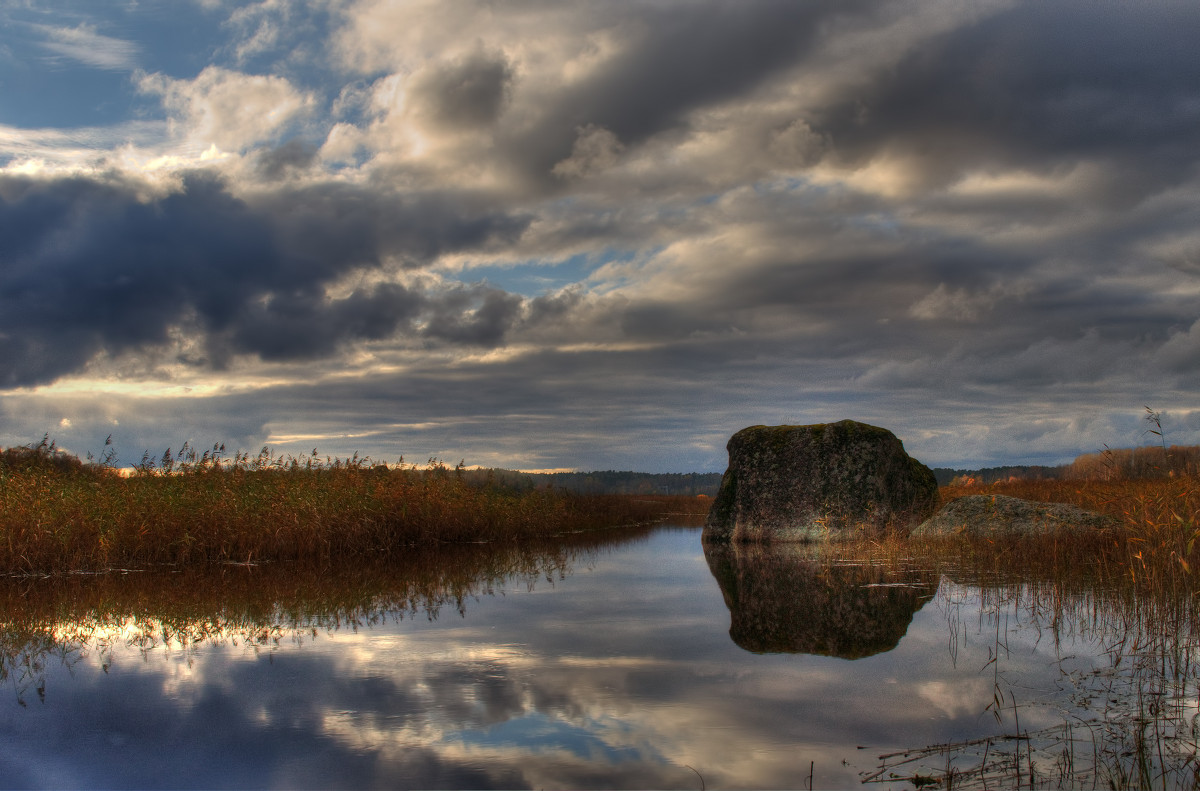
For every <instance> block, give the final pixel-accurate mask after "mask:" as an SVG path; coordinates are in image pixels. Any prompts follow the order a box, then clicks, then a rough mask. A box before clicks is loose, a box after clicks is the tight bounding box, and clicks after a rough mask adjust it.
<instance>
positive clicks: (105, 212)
mask: <svg viewBox="0 0 1200 791" xmlns="http://www.w3.org/2000/svg"><path fill="white" fill-rule="evenodd" d="M526 222H527V220H523V219H521V218H517V217H511V216H507V215H503V214H497V213H489V212H486V211H479V212H475V213H471V212H469V211H466V210H463V209H459V210H457V211H456V209H455V208H454V207H453V205H452V203H451V202H450V201H449V200H448V199H444V198H439V197H436V196H433V197H429V198H428V199H423V198H422V197H420V196H416V197H414V196H407V197H404V198H402V199H389V198H387V197H380V196H379V195H373V194H370V193H366V192H364V191H360V190H355V189H352V188H346V187H327V188H312V189H297V190H293V191H290V192H288V193H287V194H286V195H276V196H274V197H273V198H272V199H270V200H266V201H263V202H262V203H261V204H259V205H251V204H249V203H247V202H246V201H243V200H240V199H238V198H236V197H234V196H233V195H232V194H230V192H229V191H228V190H227V188H226V186H225V184H224V183H223V182H222V181H220V180H219V179H216V178H213V177H211V176H208V175H204V174H200V173H193V174H190V175H189V176H187V177H186V178H185V180H184V183H183V186H182V188H181V189H179V190H178V191H173V192H171V193H169V194H167V195H165V196H162V197H157V198H153V199H140V198H139V197H138V195H137V192H136V188H135V186H134V185H132V184H130V183H126V182H123V181H121V180H116V179H114V180H110V181H98V180H89V179H84V178H64V179H52V180H42V181H35V180H32V179H27V178H22V177H5V178H3V179H0V360H2V361H3V363H2V368H0V383H2V384H3V385H5V386H10V387H11V386H20V385H30V384H36V383H41V382H48V381H52V380H53V379H55V378H57V377H58V376H61V375H63V374H67V373H71V372H73V371H77V370H79V369H80V368H81V367H82V366H83V365H84V364H86V363H87V362H88V360H90V359H92V358H93V357H94V356H95V355H97V354H99V353H101V352H110V353H120V352H123V351H129V350H136V349H139V348H143V347H149V346H155V345H161V344H163V343H165V342H166V341H167V339H168V335H169V333H170V331H171V330H172V328H174V327H177V326H189V327H191V326H195V327H198V329H199V330H200V331H201V332H202V333H204V334H205V336H206V343H205V346H206V347H207V348H208V350H209V352H210V353H211V354H212V355H213V356H214V361H215V362H217V363H219V362H220V361H221V357H222V356H223V355H224V354H225V353H226V352H228V351H239V352H249V353H253V354H258V355H260V356H262V357H264V358H270V359H290V358H297V357H300V358H305V357H307V358H311V357H314V356H320V355H322V354H327V353H329V352H331V351H333V350H334V349H336V348H338V347H339V346H340V345H341V344H343V343H344V342H346V341H352V340H358V339H378V338H381V337H385V336H386V335H388V334H391V333H392V332H394V331H396V330H397V329H401V328H403V327H405V326H407V324H408V322H410V321H411V320H412V319H413V318H414V316H415V315H416V314H417V312H418V311H419V310H421V309H422V308H424V307H427V306H428V305H432V307H433V309H434V311H435V315H436V316H437V317H439V318H440V319H441V320H442V325H441V326H445V327H451V326H452V324H453V323H452V322H450V319H449V318H447V317H446V316H445V315H444V313H445V310H446V309H447V308H448V307H450V306H453V305H454V304H456V303H454V300H452V299H451V300H446V299H442V298H436V299H434V300H433V301H432V302H428V303H427V299H426V297H425V296H423V295H420V294H416V293H413V292H411V291H409V290H407V289H404V288H402V287H399V286H388V285H381V286H376V287H371V288H366V287H364V288H360V289H357V290H355V291H354V292H353V293H351V295H350V296H348V297H345V298H342V299H330V298H328V297H326V295H325V291H324V289H325V287H326V286H328V285H330V284H331V283H333V282H334V281H336V280H337V278H338V277H340V276H343V275H345V274H347V273H350V272H353V271H357V270H360V269H362V270H369V269H371V268H374V267H378V266H379V265H380V264H381V263H382V259H383V257H384V256H385V255H398V256H401V257H403V258H404V259H405V260H406V261H408V262H409V263H410V265H413V266H419V265H422V264H424V263H427V262H428V261H430V260H431V259H432V258H433V257H435V256H437V255H439V254H441V253H444V252H448V251H454V250H462V249H468V248H471V247H473V246H478V245H482V244H486V243H488V242H490V241H492V240H493V239H495V238H511V237H512V236H513V235H515V234H518V233H520V231H521V229H522V228H523V227H524V224H525V223H526ZM502 302H503V300H500V299H499V297H497V296H495V295H490V296H488V298H485V299H484V304H483V305H482V306H480V307H479V309H478V310H470V311H469V313H470V316H468V317H467V318H466V319H463V321H464V322H466V323H465V324H463V325H462V327H460V328H459V331H458V332H454V331H451V330H450V329H446V330H444V331H439V332H437V333H434V334H435V335H436V336H437V337H439V338H443V339H446V340H452V341H457V342H465V343H476V342H481V343H491V342H494V340H495V339H496V338H498V337H500V336H501V335H502V334H503V331H504V327H503V324H504V322H505V321H506V320H509V319H510V318H511V317H510V315H509V313H508V312H506V311H504V310H499V309H498V307H497V306H498V305H500V303H502ZM468 307H470V306H468ZM464 309H466V308H464ZM447 322H449V323H447Z"/></svg>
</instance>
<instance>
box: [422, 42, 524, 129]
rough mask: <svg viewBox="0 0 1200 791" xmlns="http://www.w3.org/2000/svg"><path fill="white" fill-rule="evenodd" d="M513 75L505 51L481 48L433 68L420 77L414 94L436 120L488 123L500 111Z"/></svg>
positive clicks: (449, 123)
mask: <svg viewBox="0 0 1200 791" xmlns="http://www.w3.org/2000/svg"><path fill="white" fill-rule="evenodd" d="M512 78H513V74H512V68H511V67H510V66H509V64H508V62H507V61H506V60H505V59H504V57H503V56H502V55H489V54H487V53H483V52H478V53H475V54H474V55H472V56H470V57H469V58H466V59H465V60H462V61H458V62H454V63H450V64H444V65H441V66H435V67H433V68H431V69H430V70H429V71H428V72H427V73H426V74H424V75H422V77H421V79H419V80H418V81H417V84H416V86H415V87H414V94H415V98H416V99H417V100H418V101H419V102H420V103H421V104H422V105H423V106H424V109H425V110H426V111H427V112H428V113H429V115H430V117H431V119H432V120H433V121H434V123H436V124H439V125H442V126H447V127H467V128H470V127H478V126H486V125H488V124H490V123H492V122H493V121H495V120H496V118H497V117H498V116H499V115H500V111H501V109H502V108H503V107H504V101H505V99H506V98H507V94H508V88H509V83H510V82H511V81H512Z"/></svg>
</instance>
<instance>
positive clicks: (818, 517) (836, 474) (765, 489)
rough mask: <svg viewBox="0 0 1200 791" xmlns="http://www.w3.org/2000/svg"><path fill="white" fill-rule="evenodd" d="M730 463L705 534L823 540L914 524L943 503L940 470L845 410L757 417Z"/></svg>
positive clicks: (738, 438)
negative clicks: (820, 415)
mask: <svg viewBox="0 0 1200 791" xmlns="http://www.w3.org/2000/svg"><path fill="white" fill-rule="evenodd" d="M727 447H728V450H729V468H728V469H727V470H726V471H725V476H724V477H723V478H722V479H721V489H720V491H719V492H718V493H717V496H716V498H715V499H714V500H713V506H712V509H711V510H710V511H709V514H708V520H707V521H706V523H705V526H704V534H703V539H704V541H708V542H714V541H817V540H824V539H829V538H834V539H837V538H850V537H856V536H861V535H871V534H877V533H880V532H882V531H884V530H886V529H895V530H900V531H901V532H903V533H905V534H907V533H908V531H909V530H911V529H912V526H913V525H916V524H918V523H920V522H921V521H922V520H924V519H926V518H928V517H929V516H930V515H931V514H932V513H933V511H934V508H935V507H936V506H937V499H938V488H937V480H936V479H935V478H934V476H933V471H932V470H930V469H929V468H928V467H926V466H925V465H924V464H921V463H920V462H919V461H917V460H916V459H913V458H912V457H910V456H909V455H908V454H907V453H905V452H904V445H903V444H902V443H901V442H900V440H899V439H897V438H896V435H894V434H892V432H890V431H888V430H887V429H884V428H879V427H878V426H870V425H867V424H866V423H858V422H856V421H853V420H843V421H841V422H839V423H821V424H817V425H813V426H751V427H750V428H744V429H742V430H741V431H739V432H737V433H736V434H734V435H733V436H732V437H731V438H730V440H729V444H728V446H727Z"/></svg>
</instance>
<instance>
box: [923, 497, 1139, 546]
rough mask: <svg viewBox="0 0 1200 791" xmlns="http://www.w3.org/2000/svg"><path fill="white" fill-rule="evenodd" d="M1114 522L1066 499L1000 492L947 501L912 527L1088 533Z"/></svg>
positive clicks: (971, 532)
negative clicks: (1024, 497) (1039, 500)
mask: <svg viewBox="0 0 1200 791" xmlns="http://www.w3.org/2000/svg"><path fill="white" fill-rule="evenodd" d="M1116 526H1117V520H1116V519H1113V518H1112V517H1111V516H1105V515H1104V514H1098V513H1096V512H1094V511H1087V510H1084V509H1083V508H1079V507H1078V506H1074V505H1068V504H1067V503H1036V502H1033V501H1031V500H1022V499H1021V498H1019V497H1009V496H1007V495H1003V494H972V495H968V496H966V497H960V498H958V499H957V500H952V501H950V502H949V503H947V504H946V505H945V506H944V507H943V508H942V509H941V510H940V511H938V512H937V514H935V515H934V516H933V517H932V518H931V519H929V520H928V521H926V522H924V523H922V524H921V525H920V526H918V527H917V529H916V530H913V532H912V534H913V536H914V537H925V536H948V535H968V536H981V537H984V538H994V537H997V536H1037V535H1048V534H1051V533H1089V532H1094V531H1097V530H1109V529H1112V528H1114V527H1116Z"/></svg>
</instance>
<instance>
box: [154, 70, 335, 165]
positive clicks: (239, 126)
mask: <svg viewBox="0 0 1200 791" xmlns="http://www.w3.org/2000/svg"><path fill="white" fill-rule="evenodd" d="M138 87H139V89H140V90H142V91H143V92H145V93H148V94H156V95H159V96H161V97H162V102H163V105H164V106H165V107H166V108H167V110H168V111H169V112H171V114H172V120H173V122H174V123H175V124H176V125H177V134H178V136H179V137H182V138H184V139H186V140H188V141H189V142H190V143H191V144H192V146H193V147H194V148H195V149H196V150H197V151H198V152H199V151H203V150H207V149H208V148H209V147H210V146H214V145H215V146H216V147H217V148H218V149H220V150H222V151H228V152H235V153H236V152H241V151H245V150H246V149H248V148H250V147H251V146H253V145H255V144H257V143H262V142H266V141H269V140H271V139H273V138H274V137H275V136H276V135H278V134H279V133H281V132H283V131H285V130H286V129H287V128H288V127H289V126H290V125H291V124H293V123H295V122H296V121H298V120H300V119H302V118H303V117H305V116H306V115H307V114H309V113H310V112H312V110H313V109H314V108H315V106H316V99H315V97H314V96H313V95H312V94H311V93H307V92H305V91H301V90H298V89H297V88H295V87H294V86H293V85H292V84H291V83H290V82H288V81H287V80H286V79H284V78H283V77H277V76H273V75H252V74H242V73H240V72H235V71H229V70H227V69H223V68H221V67H219V66H209V67H207V68H205V69H204V71H202V72H200V74H199V75H197V77H196V78H195V79H194V80H190V81H188V80H176V79H172V78H171V77H167V76H165V75H163V74H142V75H140V76H139V78H138Z"/></svg>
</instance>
